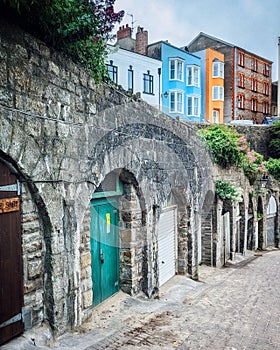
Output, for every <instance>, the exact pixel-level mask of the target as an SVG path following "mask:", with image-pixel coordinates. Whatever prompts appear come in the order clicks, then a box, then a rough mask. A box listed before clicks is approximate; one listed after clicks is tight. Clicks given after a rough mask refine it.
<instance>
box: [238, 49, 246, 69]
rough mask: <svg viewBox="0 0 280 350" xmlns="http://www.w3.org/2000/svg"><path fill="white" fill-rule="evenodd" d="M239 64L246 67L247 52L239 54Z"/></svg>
mask: <svg viewBox="0 0 280 350" xmlns="http://www.w3.org/2000/svg"><path fill="white" fill-rule="evenodd" d="M238 64H239V66H241V67H244V66H245V54H244V53H243V52H239V55H238Z"/></svg>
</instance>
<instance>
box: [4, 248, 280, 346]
mask: <svg viewBox="0 0 280 350" xmlns="http://www.w3.org/2000/svg"><path fill="white" fill-rule="evenodd" d="M200 280H201V281H200V282H195V281H192V280H189V279H186V278H184V277H181V276H176V277H175V278H174V279H172V280H171V281H169V282H168V283H167V284H166V285H165V286H163V288H162V293H161V295H160V299H159V300H147V298H144V297H137V298H133V297H129V296H127V295H125V294H124V293H119V294H117V295H116V296H114V297H113V298H112V299H109V300H108V301H106V302H105V303H104V304H101V305H100V307H98V308H96V309H95V311H94V316H93V318H92V320H91V321H90V322H88V323H87V324H85V325H83V327H81V329H80V330H79V332H76V333H75V334H68V335H65V336H64V337H62V338H61V339H58V340H57V342H56V343H55V344H52V349H55V350H66V349H67V350H68V349H73V348H74V349H75V350H138V349H142V350H160V349H164V350H171V349H178V350H199V349H203V350H204V349H205V350H206V349H207V350H274V349H279V350H280V250H273V251H271V252H268V253H265V254H263V255H261V256H254V255H252V256H251V258H250V259H248V260H246V261H243V262H242V263H240V264H238V265H229V266H228V267H226V268H223V269H214V268H209V267H203V266H202V267H200ZM21 339H22V338H21ZM24 341H25V342H22V341H21V340H20V339H17V341H16V342H15V343H13V342H11V343H10V344H7V345H6V346H4V348H3V349H4V350H14V349H17V350H30V349H33V348H34V349H35V347H34V346H33V343H31V342H30V340H28V336H25V338H24ZM36 342H37V340H36ZM30 344H32V347H31V345H30ZM36 349H42V350H43V349H44V350H45V349H50V348H48V347H46V346H36Z"/></svg>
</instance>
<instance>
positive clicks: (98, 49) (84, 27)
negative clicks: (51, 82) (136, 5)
mask: <svg viewBox="0 0 280 350" xmlns="http://www.w3.org/2000/svg"><path fill="white" fill-rule="evenodd" d="M0 1H2V2H4V3H5V4H6V6H8V7H9V8H10V9H12V10H17V11H18V13H19V14H20V20H21V21H20V22H21V24H23V25H24V26H25V28H26V29H28V30H29V31H30V32H31V33H32V34H33V35H35V36H37V37H39V38H40V39H42V40H44V41H45V42H46V43H47V44H49V45H51V46H53V47H54V48H56V49H58V50H60V51H62V52H64V53H65V54H67V55H68V56H69V57H71V58H72V59H73V60H74V62H76V63H78V64H79V65H81V66H82V67H84V68H86V69H88V70H90V71H91V72H92V74H93V77H94V78H95V80H96V81H97V82H99V81H100V80H101V79H102V78H103V77H104V76H106V73H107V70H106V66H105V64H104V58H105V56H106V43H107V40H108V39H109V38H111V36H112V35H111V31H112V29H113V27H114V24H115V23H117V22H120V21H121V19H122V17H123V15H124V12H123V11H120V12H118V13H115V12H114V7H113V5H114V2H115V0H80V1H77V0H41V1H39V0H33V1H28V0H0Z"/></svg>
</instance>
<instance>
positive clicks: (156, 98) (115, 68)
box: [106, 46, 162, 108]
mask: <svg viewBox="0 0 280 350" xmlns="http://www.w3.org/2000/svg"><path fill="white" fill-rule="evenodd" d="M108 50H109V54H108V57H107V60H106V64H107V67H108V72H109V75H110V77H111V79H112V81H113V82H115V83H116V84H117V85H121V86H122V87H123V88H124V90H126V91H129V92H131V93H133V94H137V93H139V94H140V97H141V98H142V99H143V100H144V101H146V102H147V103H149V104H150V105H152V106H154V107H156V108H159V104H160V98H161V68H162V62H161V60H157V59H154V58H150V57H147V56H144V55H142V54H139V53H136V52H132V51H128V50H126V49H122V48H119V47H118V46H108Z"/></svg>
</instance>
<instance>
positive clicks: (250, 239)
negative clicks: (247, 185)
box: [247, 196, 256, 250]
mask: <svg viewBox="0 0 280 350" xmlns="http://www.w3.org/2000/svg"><path fill="white" fill-rule="evenodd" d="M247 226H248V228H247V249H248V250H254V249H255V246H256V239H255V232H254V231H255V230H254V206H253V201H252V197H251V196H250V197H249V206H248V224H247Z"/></svg>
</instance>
